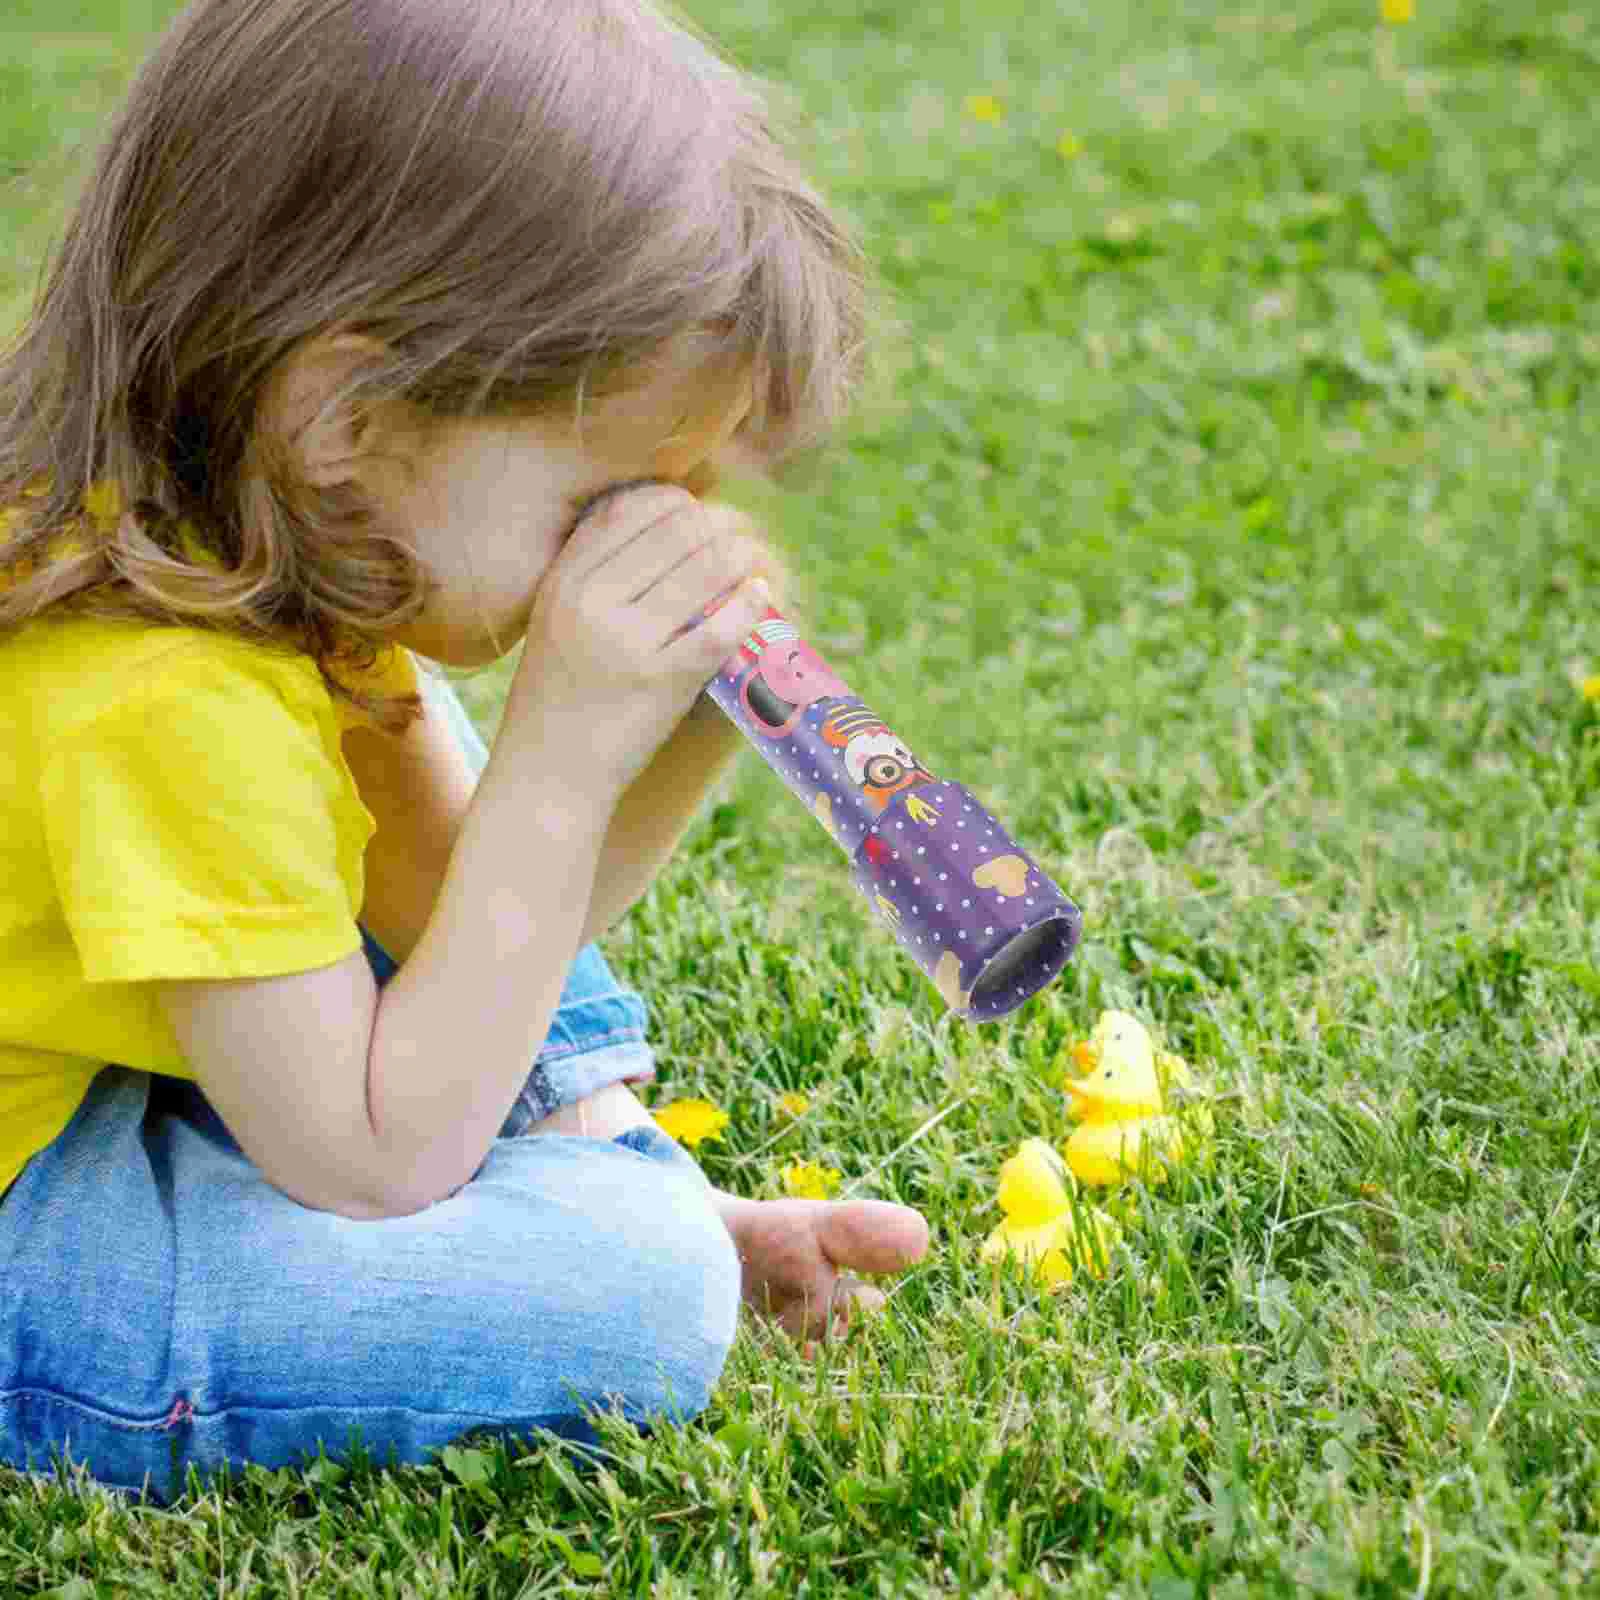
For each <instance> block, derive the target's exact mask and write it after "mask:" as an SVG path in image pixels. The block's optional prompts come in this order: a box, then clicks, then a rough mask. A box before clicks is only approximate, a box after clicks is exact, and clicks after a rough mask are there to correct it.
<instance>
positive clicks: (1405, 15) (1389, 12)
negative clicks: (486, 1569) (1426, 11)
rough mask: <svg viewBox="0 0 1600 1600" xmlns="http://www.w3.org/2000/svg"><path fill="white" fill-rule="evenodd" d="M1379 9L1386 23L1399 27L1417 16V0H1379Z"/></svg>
mask: <svg viewBox="0 0 1600 1600" xmlns="http://www.w3.org/2000/svg"><path fill="white" fill-rule="evenodd" d="M1378 9H1379V10H1380V11H1381V12H1382V13H1383V20H1384V21H1385V22H1391V23H1394V24H1395V25H1396V26H1398V25H1399V24H1400V23H1402V22H1410V21H1411V19H1412V18H1413V17H1414V16H1416V14H1417V0H1378Z"/></svg>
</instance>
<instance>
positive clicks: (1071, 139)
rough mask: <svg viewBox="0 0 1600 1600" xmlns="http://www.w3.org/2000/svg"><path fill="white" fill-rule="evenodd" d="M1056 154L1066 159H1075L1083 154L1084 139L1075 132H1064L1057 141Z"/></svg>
mask: <svg viewBox="0 0 1600 1600" xmlns="http://www.w3.org/2000/svg"><path fill="white" fill-rule="evenodd" d="M1056 154H1057V155H1059V156H1060V157H1061V158H1062V160H1064V161H1074V160H1076V159H1077V158H1078V157H1079V156H1081V155H1082V154H1083V140H1082V139H1080V138H1079V137H1078V136H1077V134H1075V133H1064V134H1062V135H1061V137H1060V138H1059V139H1058V140H1057V141H1056Z"/></svg>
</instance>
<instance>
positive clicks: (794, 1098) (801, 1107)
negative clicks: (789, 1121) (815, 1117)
mask: <svg viewBox="0 0 1600 1600" xmlns="http://www.w3.org/2000/svg"><path fill="white" fill-rule="evenodd" d="M778 1109H779V1110H780V1111H781V1112H782V1113H783V1114H784V1116H786V1117H803V1116H804V1115H805V1114H806V1112H808V1111H809V1110H810V1109H811V1102H810V1100H808V1099H807V1098H806V1097H805V1096H804V1095H803V1094H801V1093H800V1092H799V1090H797V1089H791V1090H790V1091H789V1092H788V1093H787V1094H783V1095H779V1096H778Z"/></svg>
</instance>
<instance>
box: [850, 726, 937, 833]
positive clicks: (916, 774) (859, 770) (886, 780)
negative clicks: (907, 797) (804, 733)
mask: <svg viewBox="0 0 1600 1600" xmlns="http://www.w3.org/2000/svg"><path fill="white" fill-rule="evenodd" d="M822 737H823V738H824V739H825V740H826V741H827V742H828V743H829V744H830V745H831V746H833V748H834V749H835V750H837V751H838V752H839V753H840V756H841V758H842V759H843V761H844V768H845V771H846V772H848V773H849V774H850V779H851V782H853V783H854V784H855V785H856V786H857V787H858V788H859V789H860V790H861V792H862V793H863V794H864V795H865V796H866V797H867V800H868V801H869V803H870V804H871V806H872V808H873V810H875V811H882V810H883V808H884V807H885V806H886V805H888V803H889V802H890V800H892V799H893V798H894V797H895V795H897V794H899V793H900V792H901V791H902V790H904V789H910V788H912V787H914V786H915V785H916V784H919V783H935V782H937V781H938V780H937V779H936V778H935V777H934V775H933V774H932V773H931V772H929V771H928V769H927V768H926V767H925V766H923V764H922V763H921V762H920V761H918V760H917V758H916V757H915V756H914V755H912V753H911V752H910V751H909V750H908V749H907V748H906V746H905V744H904V742H903V741H902V740H901V738H900V735H899V734H897V733H895V732H894V731H893V730H892V729H890V728H889V727H888V726H887V725H886V724H885V723H884V722H882V721H881V720H880V719H879V717H878V714H877V713H876V712H875V711H870V710H868V709H867V707H866V706H864V705H862V704H861V702H860V701H859V700H857V701H852V702H851V703H850V704H848V705H841V706H834V707H832V708H831V709H830V710H829V711H828V713H827V715H826V716H824V717H823V719H822Z"/></svg>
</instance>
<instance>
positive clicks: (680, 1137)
mask: <svg viewBox="0 0 1600 1600" xmlns="http://www.w3.org/2000/svg"><path fill="white" fill-rule="evenodd" d="M655 1119H656V1126H657V1127H659V1128H660V1129H661V1130H662V1132H664V1133H667V1134H670V1135H671V1136H672V1137H673V1138H674V1139H676V1140H677V1141H678V1143H679V1144H686V1145H688V1147H689V1148H690V1149H691V1150H693V1149H694V1147H695V1146H696V1145H697V1144H699V1143H700V1141H701V1140H702V1139H720V1138H721V1137H722V1130H723V1129H724V1128H726V1127H727V1126H728V1123H729V1122H730V1121H731V1120H732V1119H731V1118H730V1117H729V1116H728V1113H727V1112H726V1111H724V1110H722V1108H721V1107H720V1106H714V1105H712V1103H711V1102H710V1101H709V1100H674V1101H672V1103H671V1104H670V1105H664V1106H662V1108H661V1109H660V1110H659V1111H657V1112H656V1113H655Z"/></svg>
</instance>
